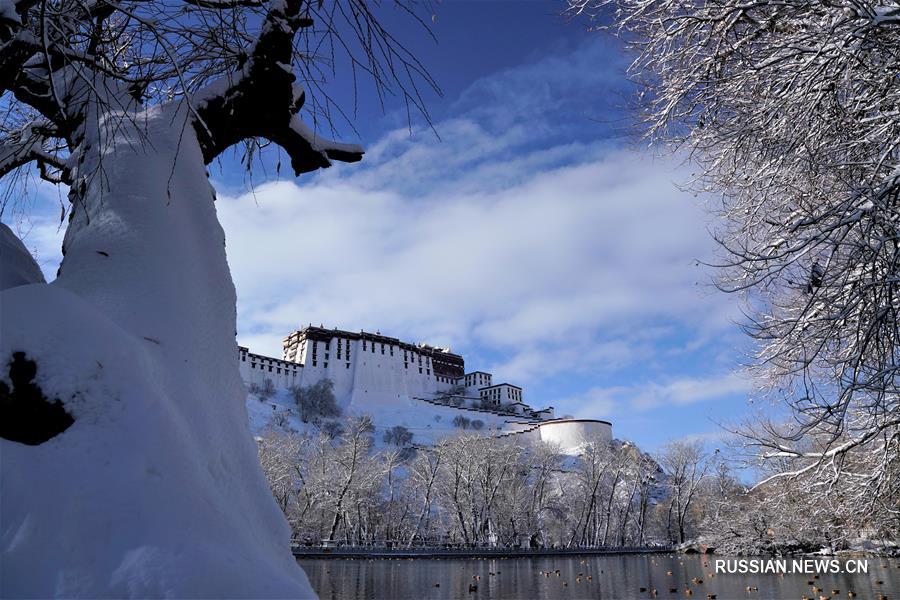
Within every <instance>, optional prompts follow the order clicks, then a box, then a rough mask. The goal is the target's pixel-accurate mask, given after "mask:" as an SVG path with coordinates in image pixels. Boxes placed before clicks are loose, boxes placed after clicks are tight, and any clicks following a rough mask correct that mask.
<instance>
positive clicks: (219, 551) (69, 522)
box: [0, 105, 312, 597]
mask: <svg viewBox="0 0 900 600" xmlns="http://www.w3.org/2000/svg"><path fill="white" fill-rule="evenodd" d="M186 118H187V115H186V111H185V109H184V108H182V109H181V110H179V109H178V108H176V107H175V106H174V105H172V106H163V107H154V108H151V109H147V110H144V111H143V112H141V113H140V114H135V119H134V120H135V121H136V122H138V121H139V122H140V123H141V128H140V129H139V128H138V127H136V126H134V125H132V124H131V120H125V121H123V120H121V119H118V118H115V119H109V120H107V119H104V118H102V117H101V119H100V124H101V126H100V127H99V128H98V130H97V134H99V135H106V136H107V137H108V140H107V141H106V142H104V143H97V140H95V139H92V137H93V136H92V135H88V136H86V138H85V140H84V142H83V144H84V146H83V147H84V160H83V162H82V165H83V166H82V168H84V169H85V172H90V173H99V172H102V174H103V176H102V177H91V178H86V182H85V184H84V185H75V186H74V187H73V191H72V194H73V198H72V200H73V206H74V207H75V208H74V211H73V218H72V220H71V223H70V225H69V228H68V230H67V232H66V237H65V244H64V250H65V258H64V260H63V263H62V265H61V268H60V274H59V277H58V278H57V279H56V281H54V282H53V283H51V284H49V285H43V284H38V285H31V286H24V287H16V288H13V289H10V290H8V291H6V292H4V294H3V297H2V302H3V311H2V318H3V322H2V326H0V329H2V331H3V336H2V342H0V355H2V356H4V357H8V356H10V354H11V353H12V352H24V353H25V355H26V356H27V357H28V358H29V359H30V360H32V361H34V362H35V364H36V365H37V377H36V382H37V383H38V384H39V385H40V387H41V389H42V390H43V393H44V394H45V395H46V396H48V397H50V398H57V399H60V400H61V401H63V402H64V403H65V406H66V409H67V411H69V413H70V414H71V416H72V417H73V418H74V424H73V425H72V426H71V427H70V428H69V429H68V430H66V431H65V432H64V433H63V434H62V435H59V436H57V437H55V438H53V439H51V440H49V441H48V442H46V443H44V444H41V445H39V446H25V445H22V444H18V443H14V442H9V441H6V440H3V441H2V448H0V450H2V477H3V480H2V495H3V511H2V516H0V518H2V531H3V540H2V541H3V559H2V561H0V564H2V567H0V568H2V575H0V579H2V591H3V595H4V596H24V595H37V596H51V595H61V596H74V595H81V596H83V595H87V596H95V597H99V596H109V595H112V596H142V597H151V596H153V597H156V596H164V595H169V594H175V595H178V596H192V597H207V596H209V597H223V596H266V597H269V596H273V597H276V596H277V597H288V596H289V597H298V596H310V595H312V593H311V590H310V588H309V586H308V583H307V582H306V579H305V576H304V575H303V573H302V571H301V570H300V569H299V568H298V567H297V566H296V564H295V563H294V562H293V560H292V557H291V555H290V552H289V550H288V542H289V531H288V528H287V525H286V523H285V521H284V519H283V517H282V516H281V515H280V513H279V512H278V510H277V507H276V506H275V504H274V502H273V501H272V498H271V495H270V494H269V492H268V489H267V488H266V485H265V481H264V479H263V477H262V476H261V472H260V469H259V465H258V462H257V458H256V452H255V448H254V446H253V442H252V438H251V436H250V433H249V426H248V420H247V417H246V413H245V408H244V389H243V385H242V383H241V381H240V379H239V376H238V371H237V348H236V342H235V337H234V332H235V291H234V285H233V284H232V281H231V276H230V273H229V270H228V265H227V262H226V257H225V238H224V234H223V231H222V228H221V227H220V226H219V224H218V221H217V219H216V211H215V204H214V192H213V190H212V188H211V186H210V184H209V182H208V181H207V176H206V169H205V165H204V161H203V156H202V153H201V151H200V146H199V144H198V142H197V139H196V136H195V135H194V133H193V128H192V127H190V126H188V127H184V126H178V124H179V123H182V124H183V123H185V122H186ZM105 123H115V125H116V131H115V132H110V131H105V128H104V124H105Z"/></svg>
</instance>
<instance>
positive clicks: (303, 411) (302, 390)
mask: <svg viewBox="0 0 900 600" xmlns="http://www.w3.org/2000/svg"><path fill="white" fill-rule="evenodd" d="M291 394H292V395H293V396H294V401H295V402H296V403H297V408H298V409H300V420H301V421H303V422H304V423H310V422H312V423H318V422H319V421H321V420H322V419H328V418H332V417H339V416H341V408H340V407H339V406H338V405H337V399H336V398H335V396H334V382H333V381H332V380H331V379H328V378H323V379H320V380H319V381H317V382H316V383H314V384H312V385H308V386H297V387H293V388H291Z"/></svg>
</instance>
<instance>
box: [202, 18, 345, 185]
mask: <svg viewBox="0 0 900 600" xmlns="http://www.w3.org/2000/svg"><path fill="white" fill-rule="evenodd" d="M302 7H303V2H302V1H301V0H285V1H273V2H271V3H270V4H269V11H268V13H267V14H266V18H265V21H264V23H263V26H262V30H261V33H260V35H259V38H258V40H257V41H256V43H255V44H254V45H253V48H252V49H251V52H250V55H249V57H248V58H247V60H246V62H245V63H244V64H243V65H242V67H241V68H240V69H239V70H238V71H237V72H236V73H234V74H232V75H231V76H230V77H226V78H222V79H220V80H218V81H216V82H213V83H212V84H211V85H210V86H207V87H206V88H205V89H203V90H201V91H200V92H198V93H197V94H195V95H194V97H193V98H192V102H193V103H194V105H195V106H196V112H197V115H198V119H197V120H196V122H195V124H194V125H195V128H196V130H197V135H198V138H199V139H200V145H201V148H202V150H203V156H204V159H205V160H206V162H207V163H209V162H211V161H212V160H214V159H215V158H216V157H217V156H219V154H221V153H222V152H223V151H224V150H225V149H227V148H228V147H230V146H232V145H234V144H237V143H239V142H241V141H242V140H245V139H248V138H254V137H261V138H265V139H267V140H270V141H272V142H274V143H276V144H278V145H279V146H281V147H282V148H283V149H284V150H285V151H286V152H287V153H288V155H289V156H290V158H291V166H292V167H293V169H294V173H295V174H297V175H299V174H301V173H306V172H309V171H314V170H316V169H320V168H326V167H329V166H331V161H332V160H340V161H344V162H354V161H358V160H360V159H361V158H362V155H363V150H362V148H360V147H359V146H355V145H350V144H341V143H338V142H334V141H331V140H327V139H325V138H322V137H320V136H318V135H317V134H316V133H315V132H313V130H312V129H311V128H310V127H309V126H308V125H306V124H305V123H303V121H302V120H301V119H300V118H299V116H298V114H297V113H298V112H299V111H300V108H301V107H302V106H303V103H304V100H305V92H304V90H303V89H302V88H301V87H300V86H298V85H297V84H296V76H295V75H294V73H293V70H292V68H291V61H292V57H293V39H294V36H295V35H296V33H297V32H298V31H299V30H300V29H302V28H305V27H310V26H311V25H312V21H311V20H310V19H308V18H306V17H305V16H304V15H302V14H301V10H302Z"/></svg>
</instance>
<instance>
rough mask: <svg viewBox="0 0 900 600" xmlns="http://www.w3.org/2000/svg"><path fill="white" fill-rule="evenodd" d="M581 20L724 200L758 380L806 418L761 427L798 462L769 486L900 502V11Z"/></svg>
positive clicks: (664, 133) (817, 9) (840, 2)
mask: <svg viewBox="0 0 900 600" xmlns="http://www.w3.org/2000/svg"><path fill="white" fill-rule="evenodd" d="M570 8H571V10H572V11H573V12H575V13H586V14H590V15H591V16H593V17H596V18H597V22H598V23H599V22H603V23H605V24H606V26H607V27H611V28H613V29H617V30H618V31H619V33H620V34H621V36H622V38H623V39H624V40H626V42H627V43H628V44H629V45H630V47H631V49H632V50H633V51H634V53H635V59H634V62H633V63H632V65H631V75H632V76H633V78H634V79H635V81H636V82H637V83H638V85H640V86H641V99H642V107H643V109H644V112H643V117H644V119H645V124H646V126H647V132H648V134H649V136H650V138H651V139H653V140H655V141H662V142H665V143H669V144H671V145H672V146H674V147H678V148H683V149H685V150H686V152H687V153H689V155H690V157H691V161H692V164H693V165H695V167H696V169H697V173H696V180H695V182H694V184H695V185H694V187H695V189H696V190H698V191H709V192H713V193H714V194H715V195H717V196H719V197H721V198H723V202H722V204H721V207H720V210H719V213H720V215H721V216H722V223H723V226H722V228H721V229H720V230H719V231H718V232H717V239H718V241H719V242H720V243H721V246H722V248H723V249H724V250H725V252H724V260H723V261H722V265H721V266H722V267H723V270H722V280H721V286H722V288H723V289H725V290H728V291H732V292H740V293H742V294H744V295H745V296H746V298H747V311H748V314H749V317H750V318H749V320H748V323H747V329H748V331H749V332H750V333H751V334H752V335H753V336H754V337H755V338H756V339H757V340H759V342H760V343H759V352H758V359H759V361H758V364H759V365H760V370H761V372H762V374H763V376H764V380H766V379H767V380H768V382H769V383H771V387H772V389H773V390H774V391H775V392H776V394H777V395H778V396H779V397H784V398H786V399H787V402H788V404H789V406H790V408H791V412H792V417H793V418H792V419H791V422H790V423H789V424H788V425H786V426H781V425H780V424H763V426H762V427H759V428H756V429H755V430H754V431H752V432H750V437H751V439H752V441H753V443H754V444H756V446H757V448H758V450H759V451H760V452H761V454H763V455H764V456H766V457H769V458H777V457H789V458H792V459H794V460H793V466H790V465H786V468H785V470H784V471H783V472H779V473H775V474H773V477H774V478H775V479H776V480H777V479H781V478H783V477H795V476H797V475H799V474H805V473H809V472H815V473H817V474H818V478H819V480H820V481H823V482H827V481H831V480H833V479H834V478H835V477H837V478H839V479H844V480H846V481H847V482H848V483H849V482H853V483H852V485H855V486H863V487H865V488H866V491H865V492H864V493H863V494H861V497H866V498H877V497H882V498H884V497H886V496H889V497H891V498H892V499H893V505H894V506H896V505H897V502H898V498H900V496H898V495H897V494H898V490H897V484H896V483H895V482H896V481H897V470H896V461H894V460H893V457H896V456H897V455H898V450H900V446H898V445H900V318H898V315H900V216H898V215H900V111H898V110H897V106H898V103H900V78H898V76H897V64H898V62H900V4H898V3H897V2H896V0H830V1H828V2H818V1H813V0H798V1H792V2H782V1H780V0H761V1H758V2H752V3H746V2H740V1H737V0H716V1H696V2H695V1H688V2H684V1H682V0H570ZM610 17H612V25H611V26H610V25H609V23H610V21H609V19H610ZM812 437H815V439H816V444H814V445H810V444H808V443H806V442H807V440H808V439H810V438H812ZM851 454H853V455H856V456H854V457H852V458H850V457H849V455H851ZM845 457H848V458H849V459H848V460H845ZM865 457H867V458H865ZM789 462H791V461H789ZM857 508H858V509H859V510H858V511H857V512H858V513H860V514H865V513H866V512H867V507H866V506H865V505H860V506H858V507H857ZM894 515H895V517H896V512H894Z"/></svg>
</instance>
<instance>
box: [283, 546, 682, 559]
mask: <svg viewBox="0 0 900 600" xmlns="http://www.w3.org/2000/svg"><path fill="white" fill-rule="evenodd" d="M673 550H674V548H673V546H604V547H596V546H594V547H584V546H582V547H570V548H504V547H496V546H456V545H448V546H414V547H409V548H406V547H398V548H391V547H387V546H355V545H339V546H334V547H326V546H313V545H299V544H297V545H294V546H292V551H293V553H294V556H296V557H298V558H489V557H497V558H527V557H540V556H572V555H575V556H577V555H598V554H648V553H663V552H672V551H673Z"/></svg>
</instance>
